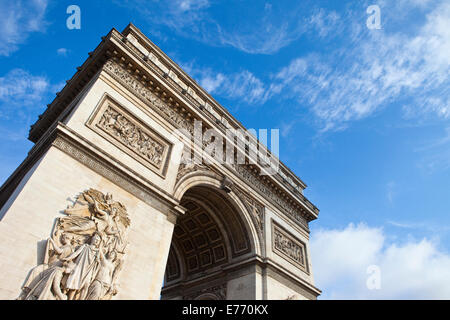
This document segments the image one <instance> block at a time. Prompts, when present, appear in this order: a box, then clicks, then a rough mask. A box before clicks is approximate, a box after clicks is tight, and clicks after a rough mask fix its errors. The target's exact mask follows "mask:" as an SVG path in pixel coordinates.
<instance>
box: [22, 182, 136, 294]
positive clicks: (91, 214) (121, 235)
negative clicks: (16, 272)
mask: <svg viewBox="0 0 450 320" xmlns="http://www.w3.org/2000/svg"><path fill="white" fill-rule="evenodd" d="M64 213H65V216H64V217H60V218H57V219H56V223H55V227H54V232H53V233H52V235H51V237H50V238H49V239H47V243H46V247H45V256H44V260H43V261H42V263H41V264H39V265H37V266H36V267H34V268H33V269H32V270H31V271H30V272H29V274H28V277H27V279H26V281H25V283H24V285H23V287H22V293H21V295H20V297H19V299H20V300H67V299H69V300H109V299H111V298H112V297H113V296H114V295H116V294H117V293H118V275H119V272H120V270H121V269H122V265H123V261H124V258H125V250H126V247H127V245H128V242H127V231H128V227H129V226H130V219H129V217H128V213H127V210H126V208H125V206H124V205H123V204H121V203H120V202H118V201H115V200H113V197H112V195H111V194H109V193H108V194H106V195H105V194H103V193H102V192H100V191H98V190H95V189H89V190H86V191H84V192H82V193H81V194H79V195H78V196H77V198H76V199H75V201H74V204H73V205H72V206H70V207H68V208H67V209H66V210H64Z"/></svg>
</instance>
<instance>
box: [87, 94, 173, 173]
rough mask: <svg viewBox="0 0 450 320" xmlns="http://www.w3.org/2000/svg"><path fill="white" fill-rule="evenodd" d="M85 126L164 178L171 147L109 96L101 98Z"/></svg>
mask: <svg viewBox="0 0 450 320" xmlns="http://www.w3.org/2000/svg"><path fill="white" fill-rule="evenodd" d="M87 125H88V126H89V127H90V128H91V129H93V130H94V131H95V132H97V133H99V134H100V135H101V136H103V137H104V138H105V139H107V140H108V141H110V142H111V143H113V144H114V145H116V146H117V147H118V148H120V149H122V150H124V151H125V152H127V153H128V154H130V155H131V156H132V157H133V158H134V159H136V160H137V161H139V162H141V163H142V164H144V165H145V166H146V167H148V168H150V169H151V170H153V171H154V172H156V173H158V174H159V175H161V176H164V175H165V170H166V166H167V162H168V157H169V155H170V151H171V144H170V143H169V142H168V141H166V140H165V139H163V138H162V137H161V136H160V135H159V134H157V133H156V132H155V131H154V130H152V129H150V128H149V127H148V126H146V125H145V124H143V123H142V122H141V121H139V120H138V119H137V118H136V117H134V116H133V115H132V114H131V113H130V112H128V111H127V110H125V109H124V108H123V107H122V106H120V105H119V104H118V103H116V102H115V101H114V100H112V99H111V98H110V97H108V96H105V97H104V98H103V99H102V101H101V103H100V104H99V106H98V108H97V110H96V112H95V113H94V115H93V116H92V117H91V118H90V119H89V120H88V122H87Z"/></svg>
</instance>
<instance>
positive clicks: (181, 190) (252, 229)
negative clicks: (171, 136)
mask: <svg viewBox="0 0 450 320" xmlns="http://www.w3.org/2000/svg"><path fill="white" fill-rule="evenodd" d="M222 180H223V177H222V176H220V175H218V174H217V173H215V172H213V171H211V170H209V169H206V168H203V166H202V167H201V168H200V170H196V171H193V172H190V173H187V174H185V175H184V176H182V177H181V179H179V180H178V181H177V183H176V185H175V188H174V192H173V196H174V198H175V199H176V200H178V201H181V199H182V197H183V195H184V194H185V193H186V192H187V191H188V190H189V189H191V188H193V187H196V186H206V187H211V188H213V189H216V190H217V191H219V192H221V193H224V192H223V191H222V190H221V187H222ZM226 196H227V198H228V200H229V201H230V202H231V203H232V204H233V205H234V206H235V207H236V209H237V210H238V211H239V212H240V213H241V218H242V219H243V220H244V223H245V226H246V228H247V232H248V233H249V235H250V239H251V244H252V247H253V252H254V253H255V254H257V255H261V254H262V246H263V245H264V244H263V243H261V238H260V237H259V235H258V229H257V227H256V226H255V223H254V220H253V218H252V213H251V212H250V211H249V209H248V207H247V206H246V205H245V204H244V199H242V196H241V195H239V194H238V193H237V192H235V191H234V190H231V192H229V193H226Z"/></svg>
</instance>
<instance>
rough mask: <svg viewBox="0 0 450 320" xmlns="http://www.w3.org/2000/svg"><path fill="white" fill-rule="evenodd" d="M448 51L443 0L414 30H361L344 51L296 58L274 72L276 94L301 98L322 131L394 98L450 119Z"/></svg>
mask: <svg viewBox="0 0 450 320" xmlns="http://www.w3.org/2000/svg"><path fill="white" fill-rule="evenodd" d="M323 15H324V14H322V16H323ZM319 24H320V23H319ZM449 52H450V4H449V3H448V2H444V1H442V2H441V3H440V5H439V6H436V7H435V9H434V10H433V11H432V12H430V13H429V14H428V15H427V18H426V21H425V23H424V25H423V26H422V27H421V28H420V29H419V30H418V32H417V34H415V35H412V36H411V35H405V34H402V33H387V32H385V31H384V30H364V29H360V31H359V32H358V33H357V34H354V35H353V37H352V41H351V42H349V43H348V47H347V50H345V51H342V50H336V51H333V52H331V53H330V54H310V55H308V56H306V57H299V58H297V59H294V60H293V61H292V62H291V63H290V64H289V65H288V66H287V67H285V68H283V69H282V70H281V71H280V72H279V73H277V75H276V76H275V82H274V83H273V84H272V86H271V90H272V93H271V95H276V94H278V93H280V92H283V95H284V96H286V94H288V95H290V96H291V97H292V96H295V97H297V100H298V102H299V103H300V104H301V105H306V106H309V108H310V109H311V110H312V112H313V113H314V114H315V115H316V117H317V118H318V119H319V120H320V121H321V122H322V130H323V131H327V130H332V129H336V128H339V127H341V126H342V125H345V124H346V123H349V122H350V121H353V120H358V119H362V118H364V117H367V116H369V115H371V114H373V113H374V112H376V111H377V110H380V109H382V108H384V107H386V106H387V105H389V103H390V102H393V101H395V102H399V103H402V101H403V103H404V110H405V112H406V111H407V113H408V115H409V116H412V115H415V114H421V115H423V114H429V113H430V112H433V113H434V114H435V115H437V116H439V117H442V118H448V117H449V116H450V106H449V101H450V100H449V99H450V92H449V90H450V89H449V87H450V83H449V77H448V74H449V73H450V55H449V54H448V53H449Z"/></svg>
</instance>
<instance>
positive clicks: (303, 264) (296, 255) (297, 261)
mask: <svg viewBox="0 0 450 320" xmlns="http://www.w3.org/2000/svg"><path fill="white" fill-rule="evenodd" d="M272 250H273V251H274V252H275V253H276V254H278V255H279V256H281V257H283V258H284V259H286V260H287V261H289V262H291V263H293V264H294V265H296V266H298V267H299V268H300V269H302V270H303V271H305V272H307V273H308V264H307V261H306V246H305V244H304V243H303V242H302V241H300V240H299V239H296V238H295V237H294V236H293V235H292V234H290V233H289V232H287V231H286V230H284V229H283V228H282V227H280V226H278V225H277V224H276V223H275V222H274V221H272Z"/></svg>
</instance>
